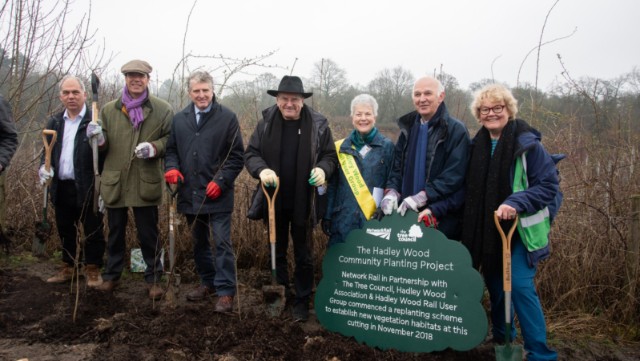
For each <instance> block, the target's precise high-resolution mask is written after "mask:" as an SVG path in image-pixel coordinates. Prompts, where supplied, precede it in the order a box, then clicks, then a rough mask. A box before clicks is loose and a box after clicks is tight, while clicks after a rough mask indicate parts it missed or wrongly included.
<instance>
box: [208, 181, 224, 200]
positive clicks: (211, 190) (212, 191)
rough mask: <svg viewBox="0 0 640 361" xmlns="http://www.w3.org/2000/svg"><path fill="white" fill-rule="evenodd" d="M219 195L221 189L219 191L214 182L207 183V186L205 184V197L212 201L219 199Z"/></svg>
mask: <svg viewBox="0 0 640 361" xmlns="http://www.w3.org/2000/svg"><path fill="white" fill-rule="evenodd" d="M221 194H222V189H220V186H219V185H218V184H217V183H216V182H214V181H211V182H209V184H207V197H209V198H210V199H212V200H214V199H216V198H218V197H220V195H221Z"/></svg>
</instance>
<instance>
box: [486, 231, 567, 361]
mask: <svg viewBox="0 0 640 361" xmlns="http://www.w3.org/2000/svg"><path fill="white" fill-rule="evenodd" d="M511 275H512V280H511V288H512V290H511V301H512V307H511V324H512V325H513V314H514V309H515V314H517V315H518V321H519V322H520V328H521V331H522V338H523V339H524V349H525V351H526V352H527V360H528V361H540V360H557V359H558V354H557V353H556V351H554V350H552V349H550V348H549V346H547V326H546V323H545V321H544V314H543V313H542V305H541V304H540V299H539V298H538V293H537V292H536V288H535V284H534V282H533V278H534V276H535V275H536V267H529V262H528V260H527V249H526V248H525V246H524V245H523V244H522V241H521V240H520V237H517V234H516V235H514V237H513V242H512V244H511ZM484 279H485V283H486V284H487V289H488V290H489V298H490V300H491V323H492V332H493V337H494V339H495V340H498V341H501V340H504V332H505V327H504V324H505V314H504V290H503V287H502V273H500V272H496V273H494V274H490V275H485V276H484ZM511 330H512V332H511V340H513V339H515V337H516V330H515V327H514V328H512V329H511Z"/></svg>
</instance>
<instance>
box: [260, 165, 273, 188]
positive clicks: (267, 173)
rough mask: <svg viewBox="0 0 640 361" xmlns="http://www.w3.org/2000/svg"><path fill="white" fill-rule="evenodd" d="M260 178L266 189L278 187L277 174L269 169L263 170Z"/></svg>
mask: <svg viewBox="0 0 640 361" xmlns="http://www.w3.org/2000/svg"><path fill="white" fill-rule="evenodd" d="M259 177H260V181H261V182H262V184H264V185H265V186H266V187H275V186H277V185H278V179H277V178H278V176H276V172H274V171H272V170H271V169H269V168H267V169H263V170H262V171H261V172H260V175H259Z"/></svg>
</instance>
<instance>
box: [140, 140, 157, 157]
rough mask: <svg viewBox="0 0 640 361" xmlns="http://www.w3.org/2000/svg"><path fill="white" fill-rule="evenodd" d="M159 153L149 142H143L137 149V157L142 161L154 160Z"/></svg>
mask: <svg viewBox="0 0 640 361" xmlns="http://www.w3.org/2000/svg"><path fill="white" fill-rule="evenodd" d="M157 153H158V151H157V150H156V146H155V145H153V144H151V143H149V142H142V143H140V144H138V146H137V147H136V157H138V158H141V159H149V158H153V157H155V156H156V154H157Z"/></svg>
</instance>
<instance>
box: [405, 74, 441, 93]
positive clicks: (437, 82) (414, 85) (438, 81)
mask: <svg viewBox="0 0 640 361" xmlns="http://www.w3.org/2000/svg"><path fill="white" fill-rule="evenodd" d="M425 79H431V80H433V81H435V82H436V84H437V85H438V94H437V95H438V96H440V94H442V93H444V85H442V82H441V81H440V80H438V78H434V77H432V76H423V77H420V78H418V79H416V81H414V82H413V89H415V88H416V84H418V82H419V81H421V80H425ZM411 93H413V91H412V92H411Z"/></svg>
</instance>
